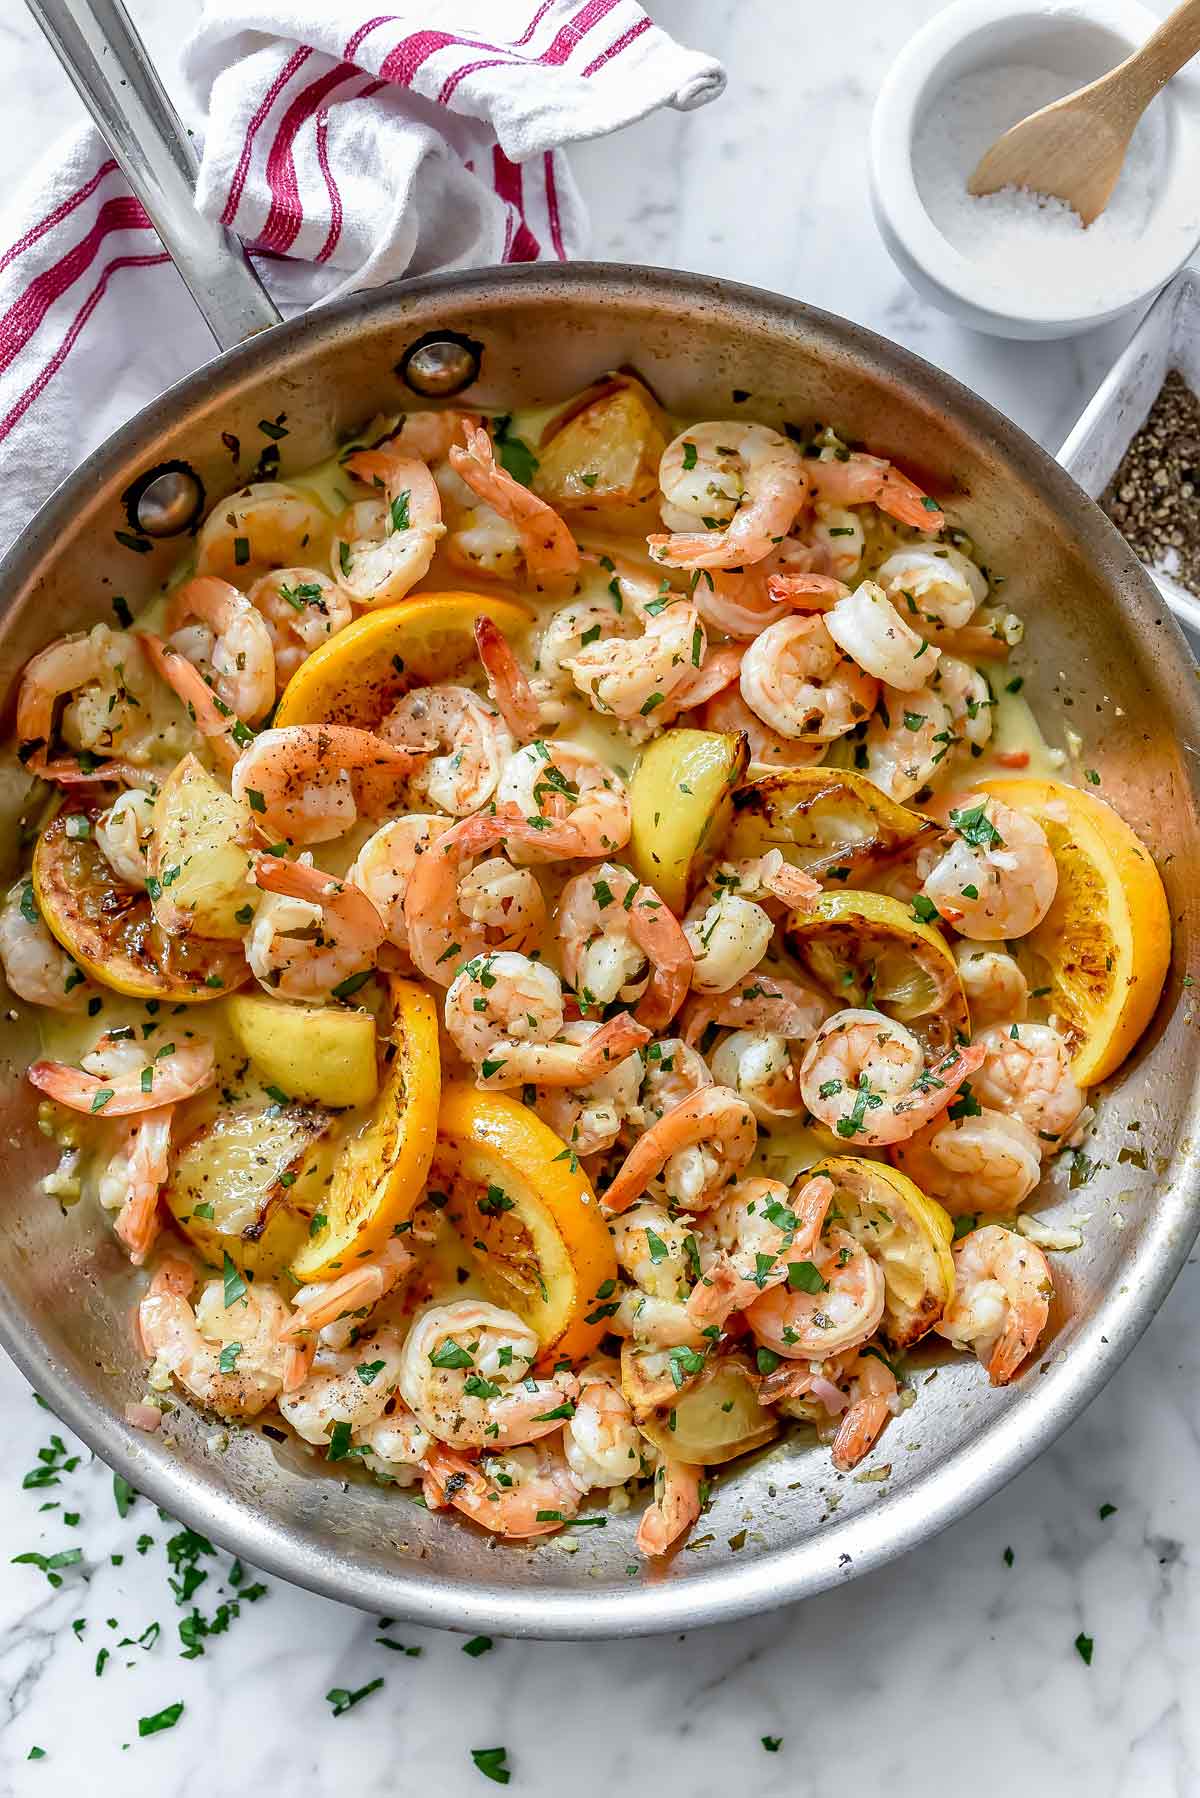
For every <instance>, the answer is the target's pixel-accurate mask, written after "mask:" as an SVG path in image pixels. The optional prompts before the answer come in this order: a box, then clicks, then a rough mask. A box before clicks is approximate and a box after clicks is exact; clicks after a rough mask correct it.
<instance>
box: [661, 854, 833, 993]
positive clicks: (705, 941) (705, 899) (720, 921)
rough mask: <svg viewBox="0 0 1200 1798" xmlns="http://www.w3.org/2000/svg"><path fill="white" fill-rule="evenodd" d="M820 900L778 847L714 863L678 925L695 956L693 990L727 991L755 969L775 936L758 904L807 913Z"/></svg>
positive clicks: (816, 885) (807, 879)
mask: <svg viewBox="0 0 1200 1798" xmlns="http://www.w3.org/2000/svg"><path fill="white" fill-rule="evenodd" d="M820 896H821V887H820V884H819V882H817V881H815V880H814V879H813V878H812V876H811V875H810V874H806V873H805V872H804V870H803V869H802V868H796V867H793V866H792V865H791V863H789V862H786V861H785V860H784V859H783V853H782V851H781V850H779V849H769V850H768V851H767V852H766V854H765V855H761V856H758V857H756V858H755V859H754V860H752V861H742V862H720V863H718V864H717V866H716V867H715V868H714V869H713V870H712V871H711V872H710V873H709V875H708V877H707V879H706V881H705V884H704V886H703V887H702V888H701V890H700V892H699V893H698V894H697V895H696V898H695V899H694V900H693V902H692V904H691V906H690V908H689V910H688V913H687V916H686V917H685V919H684V923H683V930H684V935H685V936H686V937H687V940H688V942H689V943H690V944H691V947H692V954H693V955H694V956H695V966H694V968H693V970H692V986H693V988H695V990H696V991H698V992H709V993H725V992H728V991H729V989H730V988H731V987H734V986H737V985H738V984H739V983H740V982H741V981H743V980H744V979H745V978H746V976H747V975H748V974H750V973H752V972H753V970H754V969H755V968H756V967H757V966H758V964H759V962H760V961H761V960H762V958H763V956H764V955H765V954H766V952H767V949H768V948H769V947H770V943H771V938H772V936H773V935H774V932H775V925H774V921H773V919H772V918H771V916H770V914H769V913H768V912H767V911H766V910H765V909H764V908H763V906H762V905H761V904H760V903H758V901H760V900H764V899H775V900H778V901H780V902H781V903H782V904H784V905H788V906H792V907H795V908H796V909H798V910H803V911H809V910H811V909H812V907H813V905H814V904H815V903H816V901H817V900H818V899H819V898H820Z"/></svg>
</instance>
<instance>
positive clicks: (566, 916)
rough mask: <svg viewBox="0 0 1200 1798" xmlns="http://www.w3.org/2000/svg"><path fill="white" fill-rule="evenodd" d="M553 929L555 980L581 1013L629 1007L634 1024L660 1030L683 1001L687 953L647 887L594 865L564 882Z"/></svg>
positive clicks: (624, 871) (675, 925)
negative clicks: (561, 980)
mask: <svg viewBox="0 0 1200 1798" xmlns="http://www.w3.org/2000/svg"><path fill="white" fill-rule="evenodd" d="M557 929H558V938H559V943H560V945H561V951H562V966H563V973H564V975H565V976H566V979H567V981H568V982H569V984H570V985H571V986H573V987H574V989H575V991H576V993H577V994H578V995H579V999H580V1003H581V1005H586V1006H589V1007H590V1006H593V1005H601V1006H603V1005H608V1004H610V1003H611V1002H612V1001H613V1000H615V999H620V1000H621V1002H622V1003H623V1004H630V1003H633V1002H634V1001H636V1006H637V1009H636V1011H635V1013H634V1015H635V1017H636V1018H637V1020H638V1022H639V1023H641V1024H647V1025H649V1027H650V1029H651V1030H655V1031H658V1030H665V1029H666V1027H667V1025H668V1024H669V1023H670V1021H671V1019H672V1018H673V1017H674V1016H675V1013H676V1012H677V1011H678V1010H679V1007H680V1006H681V1005H682V1004H683V1001H684V999H685V998H686V996H687V991H688V987H689V985H690V983H691V978H692V967H693V961H692V950H691V946H690V944H689V943H688V940H687V937H686V936H685V935H684V933H683V930H682V928H681V926H680V924H679V920H678V919H677V918H676V917H675V915H674V913H673V912H672V911H671V910H670V909H669V907H668V906H667V905H665V904H664V902H663V901H662V900H661V899H660V898H659V896H658V894H657V893H656V892H655V891H654V888H653V887H648V886H643V885H642V884H641V882H640V881H638V880H636V879H635V878H634V876H633V875H632V874H631V873H630V872H629V870H628V868H621V867H618V866H617V865H616V864H615V863H613V862H602V863H601V864H600V866H599V867H598V868H590V869H588V871H587V872H586V873H583V874H577V875H576V876H575V878H574V879H573V880H570V881H568V882H567V884H566V886H565V887H564V888H563V892H562V898H561V900H560V901H559V908H558V920H557Z"/></svg>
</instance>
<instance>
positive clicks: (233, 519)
mask: <svg viewBox="0 0 1200 1798" xmlns="http://www.w3.org/2000/svg"><path fill="white" fill-rule="evenodd" d="M330 529H331V525H330V519H329V514H328V512H326V510H325V508H324V507H323V506H321V505H319V504H318V503H317V501H316V500H315V499H312V498H310V497H309V495H308V494H307V493H302V492H301V491H300V489H299V487H292V486H289V484H288V483H287V482H286V481H256V482H254V484H253V485H252V486H249V487H243V488H242V489H241V491H240V492H238V493H235V494H232V495H231V496H230V498H229V499H226V500H222V501H221V503H220V504H219V505H216V506H214V507H213V509H212V511H211V512H210V513H209V515H208V517H207V518H206V519H205V520H204V523H203V524H202V525H201V526H200V531H199V535H198V536H197V538H196V572H197V574H211V575H216V576H217V577H218V579H220V580H224V581H232V582H233V584H234V585H235V586H236V585H237V584H238V583H239V582H241V583H243V584H244V585H245V586H249V585H250V584H251V583H252V582H253V581H256V580H257V579H258V577H259V576H260V575H261V574H265V573H267V572H268V570H270V569H272V568H290V567H292V566H293V565H294V564H296V563H298V562H304V561H311V560H313V559H314V557H320V558H324V555H325V552H326V549H327V547H328V544H329V533H330Z"/></svg>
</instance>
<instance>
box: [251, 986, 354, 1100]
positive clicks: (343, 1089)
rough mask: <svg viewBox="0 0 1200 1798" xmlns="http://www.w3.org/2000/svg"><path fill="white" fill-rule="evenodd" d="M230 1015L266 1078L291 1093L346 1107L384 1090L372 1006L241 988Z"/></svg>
mask: <svg viewBox="0 0 1200 1798" xmlns="http://www.w3.org/2000/svg"><path fill="white" fill-rule="evenodd" d="M226 1016H227V1017H228V1019H229V1027H230V1029H231V1030H232V1031H233V1034H234V1036H235V1037H236V1038H237V1040H238V1042H239V1043H240V1044H241V1046H242V1048H243V1049H244V1050H245V1051H246V1053H247V1055H248V1056H249V1057H250V1059H251V1061H252V1062H253V1063H254V1065H255V1067H256V1068H257V1069H258V1072H259V1074H260V1075H261V1076H262V1078H263V1081H264V1083H268V1082H269V1083H270V1084H271V1085H272V1086H278V1087H280V1088H281V1089H282V1090H283V1091H284V1092H285V1093H287V1094H288V1096H289V1098H292V1099H299V1100H301V1101H307V1102H308V1103H309V1104H312V1105H329V1106H332V1107H333V1108H334V1109H336V1110H341V1109H342V1108H343V1107H350V1106H355V1105H369V1104H370V1103H371V1100H372V1099H373V1098H374V1097H375V1095H376V1093H377V1092H378V1091H379V1069H378V1066H377V1060H376V1054H375V1019H374V1018H373V1017H372V1016H371V1014H370V1012H369V1011H350V1010H348V1009H346V1008H344V1007H343V1006H340V1005H297V1004H293V1003H290V1002H289V1001H288V1000H286V999H271V998H268V997H267V995H266V993H235V994H234V996H233V998H232V999H231V1000H230V1001H229V1007H228V1010H227V1012H226Z"/></svg>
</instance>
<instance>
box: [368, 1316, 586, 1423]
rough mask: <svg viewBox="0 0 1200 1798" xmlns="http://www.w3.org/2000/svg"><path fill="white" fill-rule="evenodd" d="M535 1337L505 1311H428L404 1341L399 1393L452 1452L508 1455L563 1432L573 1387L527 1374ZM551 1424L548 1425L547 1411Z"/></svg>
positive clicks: (568, 1378) (569, 1379) (569, 1378)
mask: <svg viewBox="0 0 1200 1798" xmlns="http://www.w3.org/2000/svg"><path fill="white" fill-rule="evenodd" d="M537 1357H538V1339H537V1333H536V1331H534V1330H531V1329H530V1328H529V1326H528V1324H524V1323H522V1322H521V1319H520V1318H519V1317H517V1316H515V1315H514V1313H513V1312H511V1311H501V1310H500V1309H499V1307H498V1306H496V1305H488V1304H484V1303H483V1302H482V1301H480V1300H478V1299H456V1300H455V1301H454V1303H453V1304H449V1305H433V1306H430V1308H429V1309H428V1310H427V1311H423V1312H422V1313H421V1314H420V1315H419V1316H418V1317H417V1318H416V1319H415V1320H414V1322H413V1325H412V1328H411V1329H410V1330H409V1332H408V1335H407V1336H406V1337H405V1340H404V1353H403V1357H402V1360H401V1365H400V1391H401V1393H402V1394H403V1396H404V1401H405V1403H406V1404H407V1405H408V1407H409V1409H410V1411H412V1412H413V1413H414V1415H415V1416H416V1417H417V1418H418V1419H419V1420H420V1422H421V1423H422V1424H423V1426H424V1427H425V1429H427V1430H428V1431H429V1434H430V1435H431V1436H434V1437H436V1438H437V1439H438V1441H439V1442H445V1443H448V1444H449V1445H450V1447H451V1448H487V1449H498V1448H509V1447H511V1446H512V1445H513V1444H514V1443H518V1442H534V1441H536V1440H537V1438H538V1437H539V1436H546V1435H549V1434H550V1432H551V1431H554V1430H558V1429H560V1428H561V1426H562V1405H563V1403H564V1401H565V1400H571V1399H573V1398H574V1397H575V1394H576V1392H577V1391H578V1389H579V1382H578V1381H577V1380H576V1378H575V1375H574V1374H573V1373H568V1372H565V1371H563V1372H559V1373H556V1374H554V1375H553V1377H552V1378H550V1379H548V1380H538V1379H534V1378H533V1377H532V1376H531V1374H530V1369H531V1368H532V1366H533V1364H534V1362H535V1361H536V1360H537ZM555 1410H557V1411H558V1416H556V1417H549V1416H547V1415H546V1413H547V1412H550V1411H555Z"/></svg>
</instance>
